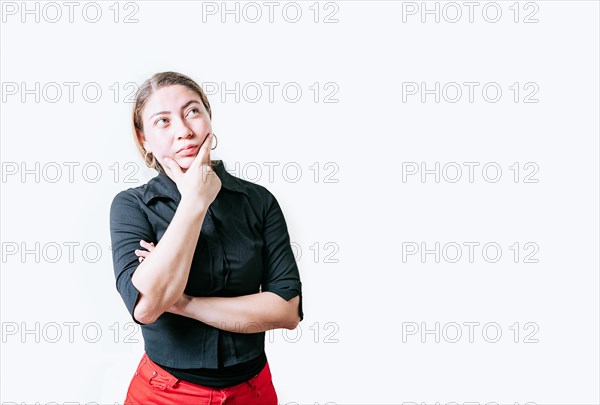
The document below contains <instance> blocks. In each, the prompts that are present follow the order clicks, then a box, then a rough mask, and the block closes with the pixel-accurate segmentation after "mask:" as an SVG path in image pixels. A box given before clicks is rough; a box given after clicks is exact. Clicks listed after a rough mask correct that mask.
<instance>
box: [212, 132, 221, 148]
mask: <svg viewBox="0 0 600 405" xmlns="http://www.w3.org/2000/svg"><path fill="white" fill-rule="evenodd" d="M212 134H213V136H214V137H215V139H216V140H217V144H216V145H215V147H214V148H210V150H215V149H217V145H218V144H219V138H217V134H215V133H214V132H213V133H212Z"/></svg>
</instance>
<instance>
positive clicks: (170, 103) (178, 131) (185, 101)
mask: <svg viewBox="0 0 600 405" xmlns="http://www.w3.org/2000/svg"><path fill="white" fill-rule="evenodd" d="M141 116H142V117H141V118H142V122H143V125H144V133H143V135H142V141H143V145H144V148H145V149H146V151H148V152H149V153H150V152H151V153H152V154H153V155H154V156H155V158H156V159H157V160H158V162H159V163H160V164H161V165H162V166H163V167H164V164H163V158H164V157H165V156H168V157H170V158H171V159H173V160H175V161H176V162H177V163H178V164H179V166H180V167H181V170H182V171H183V172H185V171H186V170H187V169H188V168H189V167H190V164H191V163H192V161H193V160H194V158H195V157H196V155H198V150H199V147H200V145H202V143H203V142H204V140H205V139H206V137H207V136H208V135H209V134H210V133H211V132H212V126H211V120H210V117H209V116H208V112H207V111H206V108H205V107H204V104H202V100H201V99H200V96H198V95H197V94H196V93H195V92H194V91H192V90H190V89H188V88H187V87H185V86H182V85H179V84H176V85H171V86H166V87H162V88H161V89H159V90H158V91H156V92H154V93H153V94H152V95H151V96H150V98H149V99H148V101H147V102H146V105H145V106H144V109H143V110H142V114H141ZM189 145H194V146H195V148H193V149H188V150H182V149H183V148H185V147H187V146H189Z"/></svg>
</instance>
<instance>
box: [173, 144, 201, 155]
mask: <svg viewBox="0 0 600 405" xmlns="http://www.w3.org/2000/svg"><path fill="white" fill-rule="evenodd" d="M196 150H198V146H196V145H190V146H188V147H187V148H185V149H182V150H180V151H179V152H177V154H178V155H180V156H190V155H193V154H194V153H196Z"/></svg>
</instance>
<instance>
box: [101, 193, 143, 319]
mask: <svg viewBox="0 0 600 405" xmlns="http://www.w3.org/2000/svg"><path fill="white" fill-rule="evenodd" d="M153 234H154V232H153V231H152V226H151V225H150V223H149V221H148V218H147V216H146V214H144V212H143V211H142V210H141V208H140V205H139V203H138V202H137V200H136V198H135V197H134V196H133V195H132V194H131V193H130V192H128V191H127V190H124V191H121V192H119V193H118V194H117V195H116V196H115V197H114V199H113V201H112V204H111V206H110V237H111V250H112V258H113V267H114V272H115V279H116V287H117V291H118V292H119V294H121V297H122V298H123V301H124V302H125V306H126V307H127V310H129V313H130V314H131V318H132V319H133V320H134V322H135V323H137V324H138V325H145V324H143V323H141V322H139V321H138V320H137V319H135V317H134V312H133V310H134V308H135V304H136V303H137V300H138V297H139V294H140V292H139V290H138V289H137V288H136V287H135V286H134V285H133V283H132V282H131V277H132V276H133V273H134V272H135V270H136V269H137V267H138V266H139V264H140V262H139V258H138V256H137V255H136V254H135V250H136V249H139V248H140V247H141V246H140V240H142V239H143V240H146V241H153V236H152V235H153Z"/></svg>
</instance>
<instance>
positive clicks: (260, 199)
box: [227, 174, 275, 210]
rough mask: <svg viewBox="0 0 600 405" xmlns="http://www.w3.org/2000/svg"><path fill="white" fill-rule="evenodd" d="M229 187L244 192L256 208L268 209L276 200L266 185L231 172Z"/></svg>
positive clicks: (228, 179)
mask: <svg viewBox="0 0 600 405" xmlns="http://www.w3.org/2000/svg"><path fill="white" fill-rule="evenodd" d="M227 187H228V188H229V189H232V190H234V191H238V192H240V193H241V194H243V195H244V196H245V197H246V198H247V199H248V202H249V203H250V204H251V205H252V206H253V207H255V208H261V209H263V210H266V209H268V208H269V206H270V205H271V204H272V203H273V201H274V200H275V196H274V195H273V193H272V192H271V191H270V190H269V189H268V188H267V187H265V186H263V185H261V184H258V183H253V182H251V181H248V180H245V179H242V178H239V177H236V176H235V175H232V174H229V175H228V178H227Z"/></svg>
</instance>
